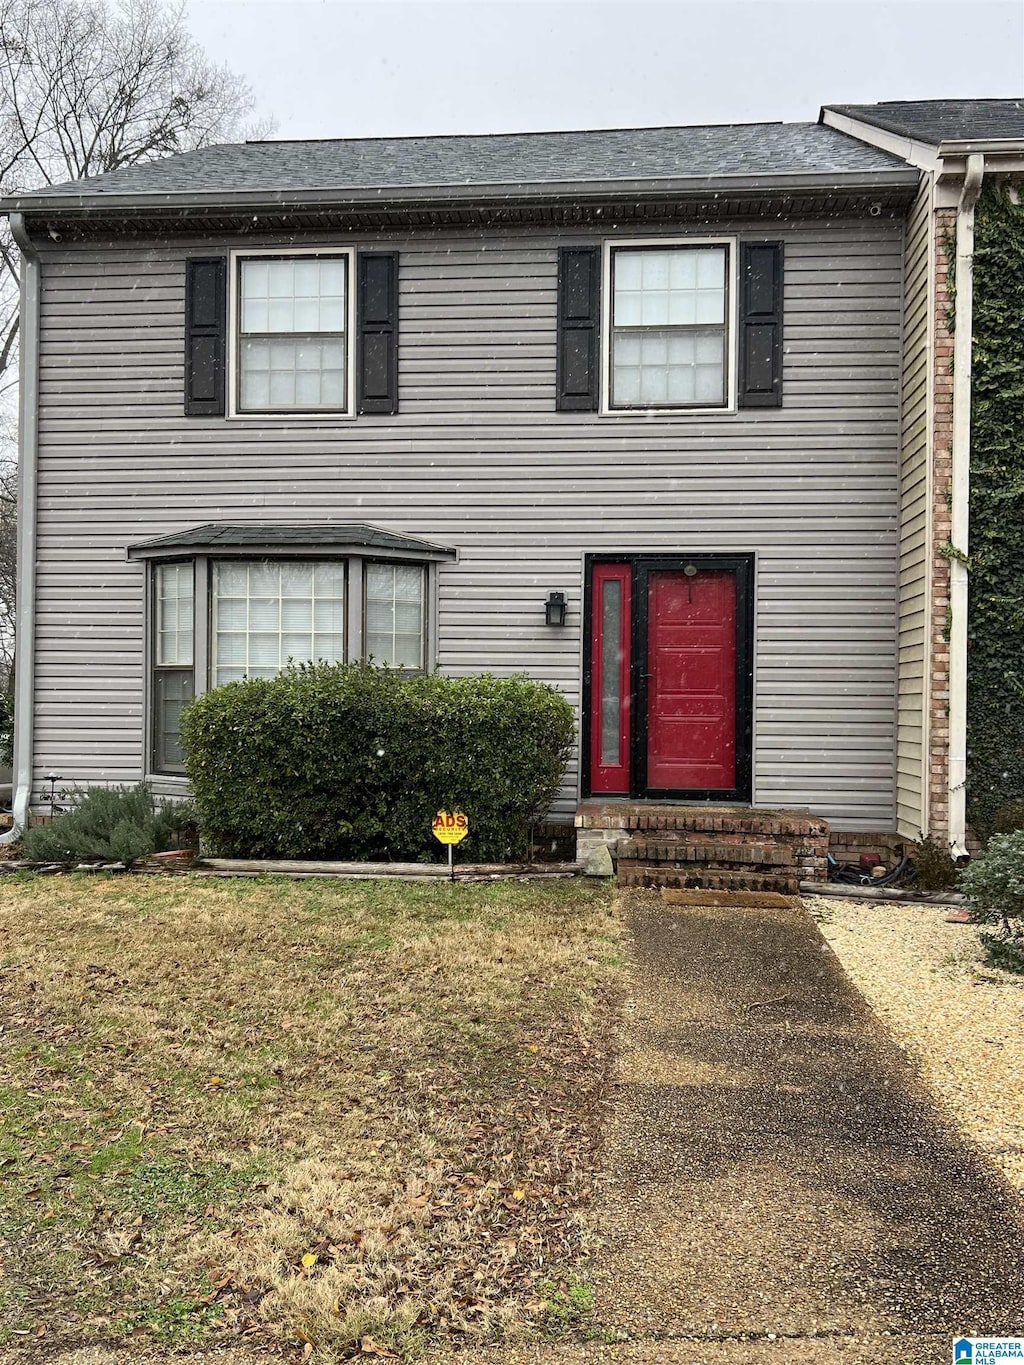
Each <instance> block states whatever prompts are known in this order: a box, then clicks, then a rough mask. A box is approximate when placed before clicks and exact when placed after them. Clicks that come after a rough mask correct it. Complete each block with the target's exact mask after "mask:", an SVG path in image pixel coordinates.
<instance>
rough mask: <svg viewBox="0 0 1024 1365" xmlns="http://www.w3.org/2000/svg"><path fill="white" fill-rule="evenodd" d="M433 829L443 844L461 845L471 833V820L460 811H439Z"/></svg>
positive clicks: (436, 837) (435, 835)
mask: <svg viewBox="0 0 1024 1365" xmlns="http://www.w3.org/2000/svg"><path fill="white" fill-rule="evenodd" d="M432 829H433V831H434V838H435V839H438V840H440V842H441V843H442V844H461V843H462V841H463V839H465V837H466V835H467V834H468V833H469V819H468V818H467V817H466V816H465V815H463V813H462V811H460V810H439V811H438V812H437V814H436V815H435V816H434V823H433V825H432Z"/></svg>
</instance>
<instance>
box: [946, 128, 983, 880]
mask: <svg viewBox="0 0 1024 1365" xmlns="http://www.w3.org/2000/svg"><path fill="white" fill-rule="evenodd" d="M984 175H985V158H984V156H983V155H981V154H980V153H974V154H973V155H971V156H969V157H968V158H967V170H966V173H965V175H964V183H963V187H962V189H961V191H960V202H959V204H958V205H957V212H956V302H955V305H954V334H953V449H952V455H951V464H952V471H951V498H950V536H949V538H950V549H951V551H952V553H951V555H950V560H949V616H950V619H949V762H948V768H947V783H948V788H947V796H948V807H949V844H950V850H951V852H952V854H953V856H954V857H955V858H958V857H962V856H963V855H964V854H966V852H967V843H966V838H967V605H968V603H967V552H968V546H969V531H970V497H971V365H972V360H973V356H972V350H973V346H972V341H973V337H972V333H973V330H974V206H975V204H976V203H977V202H978V195H979V194H980V193H981V182H982V180H983V178H984Z"/></svg>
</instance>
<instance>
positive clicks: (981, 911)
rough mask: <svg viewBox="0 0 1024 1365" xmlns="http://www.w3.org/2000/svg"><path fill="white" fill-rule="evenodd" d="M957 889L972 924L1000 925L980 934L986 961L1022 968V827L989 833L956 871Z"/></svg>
mask: <svg viewBox="0 0 1024 1365" xmlns="http://www.w3.org/2000/svg"><path fill="white" fill-rule="evenodd" d="M960 889H961V890H962V891H963V893H964V899H965V901H966V902H967V908H968V909H969V910H970V912H971V919H972V920H974V921H975V923H976V924H995V925H999V926H1000V927H999V932H998V933H983V934H982V936H981V941H982V944H983V945H984V947H985V950H986V953H987V955H988V960H989V962H991V963H992V965H993V966H996V967H1003V968H1004V969H1006V970H1009V971H1024V830H1018V831H1017V832H1016V833H1015V834H993V836H992V838H991V839H990V840H989V843H988V848H986V850H985V852H984V853H982V854H979V856H978V857H977V858H975V859H974V860H973V862H971V864H970V865H969V866H968V867H966V868H965V869H964V871H963V872H962V873H961V874H960Z"/></svg>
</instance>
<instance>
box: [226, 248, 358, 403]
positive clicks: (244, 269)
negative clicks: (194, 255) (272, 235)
mask: <svg viewBox="0 0 1024 1365" xmlns="http://www.w3.org/2000/svg"><path fill="white" fill-rule="evenodd" d="M347 272H348V260H347V258H346V257H343V256H335V257H307V258H302V257H298V258H295V257H291V258H289V257H280V258H278V257H274V258H267V259H263V258H259V259H249V260H242V261H241V262H240V271H239V336H238V343H239V344H238V405H239V409H240V410H241V411H249V412H253V411H289V410H295V411H318V410H326V411H344V410H345V408H346V406H347V402H348V385H347V349H346V336H345V333H346V330H347V327H346V311H347V297H348V275H347Z"/></svg>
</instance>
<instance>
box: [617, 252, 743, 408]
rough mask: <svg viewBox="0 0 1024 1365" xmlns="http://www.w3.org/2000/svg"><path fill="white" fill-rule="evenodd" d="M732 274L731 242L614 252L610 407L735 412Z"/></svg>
mask: <svg viewBox="0 0 1024 1365" xmlns="http://www.w3.org/2000/svg"><path fill="white" fill-rule="evenodd" d="M730 274H731V246H730V244H729V243H727V242H715V243H707V244H704V243H702V244H699V245H692V246H691V245H677V244H670V245H655V246H624V247H612V248H611V260H610V285H611V289H610V294H611V298H610V304H609V314H610V315H609V319H608V321H609V326H608V335H609V348H610V349H609V356H608V386H607V391H608V399H607V405H608V407H609V408H612V409H630V408H722V407H728V406H729V402H730V361H731V355H730V348H731V347H732V345H733V344H734V343H733V339H732V338H731V336H730V331H731V329H730V325H729V314H730V292H731V291H730Z"/></svg>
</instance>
